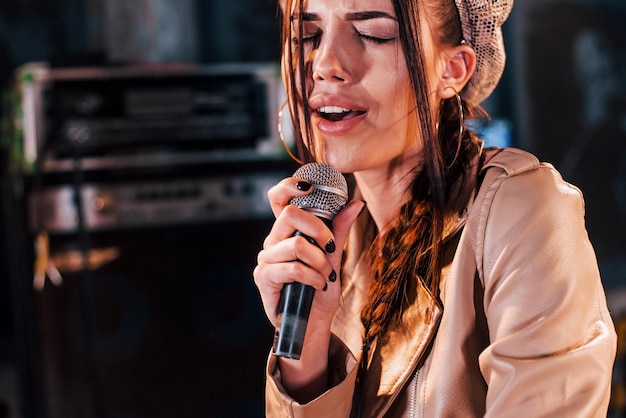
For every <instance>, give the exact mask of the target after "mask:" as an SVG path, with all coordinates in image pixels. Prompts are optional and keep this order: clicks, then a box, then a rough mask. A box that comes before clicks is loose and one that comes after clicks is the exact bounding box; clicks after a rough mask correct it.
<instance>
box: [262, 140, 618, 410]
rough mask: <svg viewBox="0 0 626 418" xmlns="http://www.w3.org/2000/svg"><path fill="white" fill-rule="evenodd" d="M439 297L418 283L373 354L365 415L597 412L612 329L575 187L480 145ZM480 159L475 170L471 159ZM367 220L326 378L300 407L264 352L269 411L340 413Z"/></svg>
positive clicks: (603, 400)
mask: <svg viewBox="0 0 626 418" xmlns="http://www.w3.org/2000/svg"><path fill="white" fill-rule="evenodd" d="M485 156H486V159H485V161H484V163H483V164H482V168H481V172H482V173H483V175H484V180H483V181H482V186H481V187H480V190H479V192H478V193H476V194H474V193H473V192H472V191H467V193H468V195H466V196H469V199H468V198H467V197H466V198H464V199H463V201H464V202H469V203H467V205H464V206H466V207H465V208H461V210H460V211H459V213H458V217H456V216H455V219H453V220H452V221H451V222H450V224H449V229H448V236H449V237H451V238H450V239H452V237H455V236H456V238H455V239H458V247H457V248H456V252H455V253H454V254H453V255H452V256H451V257H450V259H451V260H450V261H451V262H450V263H449V264H448V265H447V266H446V268H445V270H444V274H443V279H442V284H441V294H440V300H437V299H435V298H433V296H432V295H431V294H430V293H429V292H428V290H426V289H425V288H424V287H422V286H421V285H420V284H419V282H418V281H417V280H416V283H415V287H414V289H413V290H414V292H413V293H414V296H415V299H414V301H413V303H412V304H411V305H410V306H409V307H408V309H407V310H406V312H405V314H404V316H403V323H404V327H402V328H401V329H397V330H395V331H394V332H393V333H392V336H391V339H390V343H388V344H386V345H382V346H377V347H374V349H373V350H371V352H372V354H371V358H370V360H369V373H368V388H367V392H366V402H365V404H364V407H363V414H362V416H363V417H367V418H370V417H372V418H373V417H383V416H384V417H427V418H435V417H437V418H439V417H455V418H456V417H479V416H485V417H497V418H506V417H512V418H519V417H559V418H560V417H584V418H589V417H606V411H607V407H608V403H609V397H610V384H611V374H612V366H613V361H614V357H615V350H616V335H615V331H614V327H613V323H612V321H611V318H610V316H609V313H608V310H607V306H606V301H605V296H604V292H603V288H602V285H601V282H600V276H599V273H598V267H597V263H596V259H595V255H594V252H593V249H592V247H591V245H590V243H589V240H588V237H587V232H586V230H585V226H584V203H583V199H582V197H581V194H580V192H579V190H578V189H576V188H574V187H572V186H571V185H569V184H567V183H565V182H564V181H563V180H562V178H561V176H560V175H559V174H558V173H557V172H556V171H555V169H554V168H553V167H552V166H550V165H549V164H540V163H539V162H538V161H537V159H536V158H535V157H534V156H532V155H530V154H528V153H526V152H523V151H520V150H514V149H507V150H496V151H494V150H487V151H486V152H485ZM476 166H478V164H476ZM372 235H373V227H372V222H371V220H370V219H369V217H368V216H361V218H360V219H359V220H358V222H357V224H355V226H354V227H353V231H351V235H350V238H349V242H348V249H347V252H346V258H345V260H344V262H345V268H344V271H343V273H342V286H343V299H342V305H341V307H340V311H339V312H338V314H337V317H336V320H335V322H334V324H333V333H334V335H333V339H332V343H331V353H330V354H329V356H330V361H331V364H332V366H333V369H332V378H333V380H334V386H333V387H332V388H331V389H329V390H328V391H327V392H326V393H324V394H322V395H321V396H319V397H318V398H317V399H315V400H313V401H311V402H310V403H308V404H306V405H300V404H298V403H296V402H295V401H294V400H293V399H292V398H291V397H290V396H289V395H288V394H287V393H286V392H285V390H284V388H283V387H282V386H281V384H280V371H279V370H278V369H277V368H276V360H275V359H274V358H272V357H271V356H270V359H269V362H268V369H267V379H268V380H267V386H266V401H267V405H266V411H267V416H268V417H298V418H305V417H307V418H308V417H310V418H322V417H338V418H343V417H349V415H350V410H351V406H352V395H353V392H354V382H355V378H356V371H357V367H356V365H357V361H358V359H359V358H360V355H361V346H362V339H361V338H362V333H363V329H362V325H361V323H360V320H359V313H360V310H361V307H362V306H363V304H364V301H365V297H366V291H367V286H368V284H367V283H368V277H369V274H368V271H367V268H366V263H365V261H364V256H363V250H364V249H365V248H366V247H367V245H369V243H370V242H371V239H372Z"/></svg>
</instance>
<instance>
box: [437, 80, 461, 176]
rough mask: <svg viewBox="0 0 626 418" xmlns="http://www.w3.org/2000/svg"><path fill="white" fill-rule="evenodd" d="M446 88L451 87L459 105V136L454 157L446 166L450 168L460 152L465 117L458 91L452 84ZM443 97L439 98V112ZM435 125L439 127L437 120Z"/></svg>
mask: <svg viewBox="0 0 626 418" xmlns="http://www.w3.org/2000/svg"><path fill="white" fill-rule="evenodd" d="M446 88H447V89H452V91H454V95H455V97H456V101H457V104H458V106H459V137H458V141H457V146H456V152H455V153H454V158H453V159H452V161H451V162H450V164H449V165H448V166H446V169H450V168H451V167H452V166H453V165H454V163H455V162H456V159H457V158H459V154H460V153H461V144H462V142H463V130H464V127H465V118H464V116H463V100H462V99H461V95H459V93H458V92H457V91H456V89H455V88H454V87H452V86H448V87H446ZM444 100H445V99H441V103H440V105H439V109H440V113H441V109H442V108H443V102H444ZM439 118H440V119H441V116H440V117H439ZM437 127H439V122H437Z"/></svg>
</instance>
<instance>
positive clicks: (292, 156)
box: [278, 100, 304, 165]
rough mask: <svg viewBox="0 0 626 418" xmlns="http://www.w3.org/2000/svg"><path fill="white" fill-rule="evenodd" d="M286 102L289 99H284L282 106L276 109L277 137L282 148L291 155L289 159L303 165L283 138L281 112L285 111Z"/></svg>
mask: <svg viewBox="0 0 626 418" xmlns="http://www.w3.org/2000/svg"><path fill="white" fill-rule="evenodd" d="M288 103H289V101H288V100H285V102H284V103H283V104H282V106H280V109H279V110H278V137H279V138H280V142H281V143H282V144H283V148H284V149H285V151H287V154H288V155H289V157H291V159H292V160H294V161H295V162H297V163H298V164H300V165H304V163H303V162H302V161H301V160H300V159H299V158H298V157H296V156H295V155H294V154H293V152H291V150H290V149H289V146H288V145H287V141H286V140H285V135H284V134H283V112H284V111H285V106H287V104H288Z"/></svg>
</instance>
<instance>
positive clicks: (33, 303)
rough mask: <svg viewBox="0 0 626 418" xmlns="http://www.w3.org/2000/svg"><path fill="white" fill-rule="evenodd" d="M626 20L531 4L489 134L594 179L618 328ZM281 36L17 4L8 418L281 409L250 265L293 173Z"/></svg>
mask: <svg viewBox="0 0 626 418" xmlns="http://www.w3.org/2000/svg"><path fill="white" fill-rule="evenodd" d="M625 20H626V4H625V3H624V2H623V0H604V1H602V0H586V1H585V0H550V1H546V0H525V1H524V2H519V4H516V5H515V10H514V12H513V14H512V16H511V18H510V19H509V21H508V22H507V24H506V25H505V38H506V46H507V50H508V63H507V68H506V70H505V74H504V77H503V79H502V82H501V83H500V85H499V87H498V89H497V90H496V92H495V93H494V95H493V96H492V97H491V98H490V99H489V100H488V101H487V102H486V103H485V104H484V105H485V107H486V109H487V110H488V112H489V113H490V114H491V116H492V122H491V123H490V124H489V125H488V126H485V127H483V128H482V129H483V131H482V132H483V135H484V136H485V139H486V140H487V142H488V144H493V145H505V146H506V145H512V146H517V147H520V148H523V149H526V150H529V151H531V152H534V153H535V154H536V155H537V156H538V157H540V159H542V160H546V161H549V162H551V163H552V164H554V165H555V166H556V167H557V169H559V170H560V171H561V173H562V174H563V176H564V177H565V178H566V179H567V180H568V181H570V182H572V183H574V184H575V185H577V186H579V187H580V188H581V189H582V191H583V193H584V195H585V200H586V215H587V227H588V230H589V234H590V238H591V240H592V242H593V244H594V246H595V248H596V251H597V255H598V261H599V265H600V269H601V273H602V276H603V281H604V284H605V288H606V289H607V294H608V299H609V303H610V307H611V311H612V315H613V317H614V320H615V322H616V326H617V329H618V333H619V334H620V337H621V334H622V332H623V330H624V329H626V328H625V324H626V321H624V319H623V317H624V316H626V296H625V295H624V294H623V291H622V288H623V287H626V286H625V285H626V26H625V25H624V24H623V22H624V21H625ZM278 44H279V42H278V27H277V24H276V6H275V4H274V1H272V0H238V1H228V2H225V1H220V0H54V1H53V0H2V1H1V2H0V87H1V88H2V94H3V101H2V107H1V109H0V117H1V118H2V129H1V131H0V167H1V171H0V184H1V185H2V187H1V189H0V190H1V197H2V205H1V207H0V216H1V220H2V221H1V222H0V418H3V417H14V418H18V417H24V418H30V417H63V418H67V417H81V418H82V417H103V418H104V417H125V418H126V417H128V418H131V417H133V418H135V417H137V418H138V417H147V416H150V417H161V416H163V417H165V416H168V417H170V416H180V417H195V416H203V417H206V416H209V417H255V416H262V411H263V409H262V402H263V401H262V390H263V389H262V387H263V364H264V360H265V356H266V355H267V351H268V349H269V347H270V345H271V339H272V330H271V328H270V327H269V326H268V324H267V323H266V320H265V319H264V316H263V313H262V309H261V307H260V304H259V301H258V296H257V294H256V290H255V288H254V285H253V283H252V280H251V269H252V268H253V266H254V261H255V260H254V258H255V256H256V252H257V251H258V249H259V248H260V245H261V242H262V239H263V237H264V236H265V234H266V232H267V230H268V228H269V226H270V225H271V214H270V213H269V211H268V209H267V203H266V202H265V200H264V198H263V193H264V191H265V190H266V188H267V187H269V186H268V185H269V184H271V183H272V182H273V181H275V180H277V179H278V178H281V176H285V175H289V173H291V172H292V169H293V165H292V164H291V163H290V162H289V161H288V160H287V159H286V157H285V155H284V152H282V151H281V150H280V144H279V142H278V141H277V137H276V132H275V131H276V128H275V127H276V115H277V111H278V108H279V106H280V103H281V102H282V99H281V92H280V89H279V88H278V84H277V81H278V78H277V73H276V69H277V66H278V54H279V45H278ZM181 63H184V64H181ZM85 69H91V70H85ZM94 69H95V70H94ZM33 86H36V87H37V88H36V89H33V88H29V87H33ZM94 92H95V93H94ZM190 97H193V100H192V99H190ZM116 100H117V101H116ZM120 100H121V101H120ZM124 100H125V101H124ZM185 100H187V101H188V102H185ZM190 100H191V102H189V101H190ZM174 102H175V103H177V106H178V107H176V108H175V109H173V106H172V103H174ZM33 103H39V104H40V108H37V107H28V105H29V104H31V105H32V104H33ZM103 103H104V104H103ZM115 103H117V104H118V105H119V106H120V107H122V103H123V104H124V106H125V107H124V109H126V113H115V112H118V111H119V109H118V110H115V109H113V110H112V109H111V108H109V109H108V110H102V109H106V108H107V106H109V107H115V106H114V104H115ZM129 103H130V104H129ZM190 103H191V104H190ZM85 106H86V107H85ZM98 106H101V108H102V109H101V108H99V107H98ZM133 106H134V107H133ZM34 109H37V110H34ZM85 109H88V110H85ZM94 109H100V110H98V111H96V110H94ZM129 109H132V112H131V110H129ZM81 112H82V113H81ZM89 112H92V113H89ZM98 112H100V113H98ZM107 112H108V113H107ZM177 124H178V125H177ZM86 126H87V127H88V129H85V127H86ZM241 126H244V127H246V128H248V127H249V129H247V130H244V131H242V130H241V129H239V128H241ZM72 128H80V129H82V130H80V129H79V131H76V130H72ZM96 128H97V129H100V130H101V131H102V132H105V133H106V132H109V135H113V134H111V132H115V133H116V134H117V136H110V137H108V138H109V140H110V141H109V140H107V137H106V134H102V135H103V136H102V137H101V138H100V142H97V141H96V142H93V141H95V140H94V139H93V138H96V136H95V133H94V132H96ZM33 132H38V133H37V134H36V135H35V136H37V135H40V136H39V137H37V138H40V139H39V140H36V141H34V142H33V141H32V140H31V142H30V143H29V144H30V148H29V146H28V145H25V144H27V143H28V139H27V138H28V137H29V135H32V134H33ZM70 132H74V133H76V132H79V133H85V132H88V133H89V134H90V135H93V136H92V137H90V139H89V140H87V141H81V140H72V138H71V135H70ZM181 132H182V133H181ZM63 133H65V137H64V136H63V135H64V134H63ZM103 138H104V139H103ZM111 138H114V139H115V141H113V140H112V139H111ZM120 138H122V139H120ZM74 139H76V138H74ZM83 139H84V138H83ZM107 141H109V142H107ZM94 144H95V145H94ZM33 146H34V149H33ZM33 152H34V153H33ZM79 190H82V193H87V194H88V195H89V193H92V194H91V195H89V196H90V197H89V198H88V199H87V200H85V201H83V200H79V199H76V196H78V193H77V191H79ZM32 202H35V203H32ZM83 205H86V206H85V207H83ZM200 210H201V211H200ZM124 211H125V212H124ZM122 212H123V213H122ZM94 216H95V217H96V221H94V218H93V217H94ZM100 221H101V222H103V223H101V224H98V222H100ZM94 222H95V224H94ZM107 222H108V223H107ZM46 242H47V243H46ZM37 244H39V246H38V247H37ZM46 255H47V256H49V257H46ZM47 261H50V262H47ZM37 263H39V264H37ZM34 265H38V266H39V267H37V268H34V267H33V266H34ZM51 266H52V267H51ZM54 268H58V270H60V273H61V277H62V279H61V280H60V281H59V280H57V279H56V278H55V277H56V276H55V271H54ZM34 270H35V271H34ZM36 272H39V273H42V272H45V273H46V274H44V275H43V276H41V275H40V276H39V277H38V278H37V279H35V278H34V276H35V273H36ZM42 285H43V286H42ZM619 354H620V357H619V358H618V361H617V362H616V368H615V375H614V388H613V391H614V394H613V398H612V403H611V411H610V416H612V417H623V416H626V412H625V411H626V406H625V405H626V388H625V387H624V379H625V378H624V370H623V368H624V365H623V361H622V359H621V355H622V346H621V344H620V347H619Z"/></svg>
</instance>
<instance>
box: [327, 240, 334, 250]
mask: <svg viewBox="0 0 626 418" xmlns="http://www.w3.org/2000/svg"><path fill="white" fill-rule="evenodd" d="M326 252H327V253H334V252H335V241H333V240H332V239H330V240H329V241H328V242H327V243H326Z"/></svg>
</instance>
